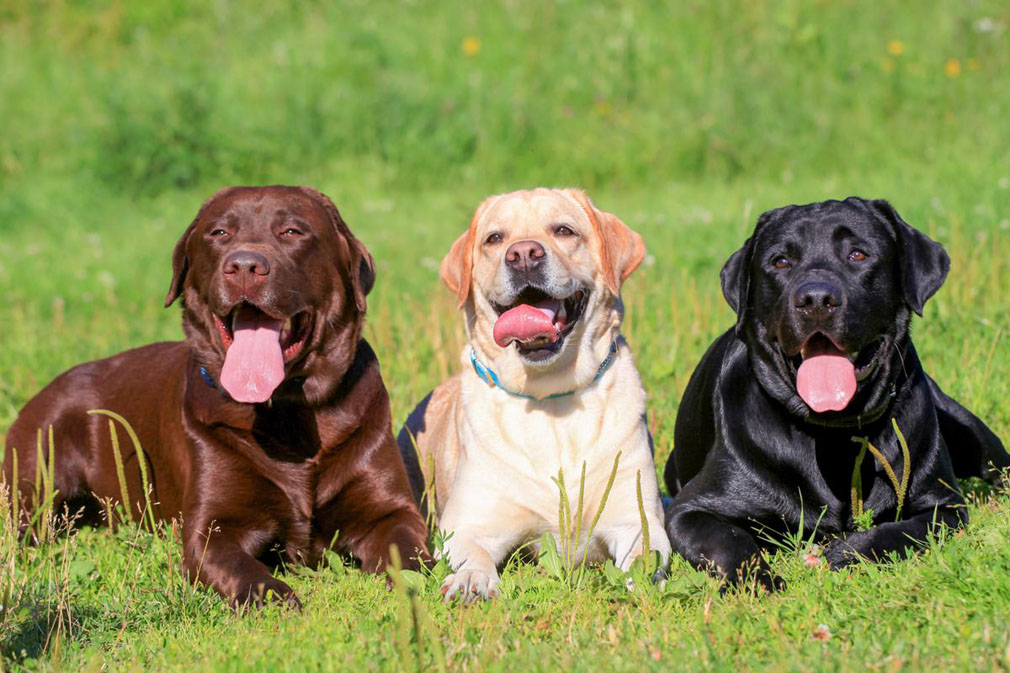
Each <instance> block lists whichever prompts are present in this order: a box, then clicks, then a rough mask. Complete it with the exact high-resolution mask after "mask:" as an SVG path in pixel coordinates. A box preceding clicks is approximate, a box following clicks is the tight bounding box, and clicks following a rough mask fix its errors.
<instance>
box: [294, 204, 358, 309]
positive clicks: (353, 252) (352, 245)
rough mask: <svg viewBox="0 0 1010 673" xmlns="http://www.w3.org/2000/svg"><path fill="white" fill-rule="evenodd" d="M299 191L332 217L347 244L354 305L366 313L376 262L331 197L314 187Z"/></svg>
mask: <svg viewBox="0 0 1010 673" xmlns="http://www.w3.org/2000/svg"><path fill="white" fill-rule="evenodd" d="M299 189H301V190H302V191H303V192H304V193H305V194H306V195H308V196H309V197H310V198H312V199H314V200H315V201H316V203H318V204H319V205H321V206H322V207H323V210H325V211H326V214H327V215H329V216H330V223H331V224H332V225H333V228H334V229H336V230H337V233H338V234H340V236H341V237H342V238H343V239H344V241H345V242H346V243H347V250H348V253H349V257H350V260H349V263H348V266H349V267H350V269H351V270H352V271H351V273H350V274H349V276H350V279H351V289H352V291H353V293H354V305H355V306H357V308H358V311H360V312H361V313H364V312H365V311H366V310H367V308H368V304H367V303H366V301H365V296H366V295H367V294H368V293H369V292H371V291H372V286H373V285H375V261H374V260H373V259H372V255H371V253H369V252H368V248H366V247H365V244H364V243H362V242H361V241H359V240H358V239H357V238H355V236H354V234H352V233H351V230H350V229H349V228H348V226H347V223H346V222H344V218H343V217H341V216H340V211H339V210H337V207H336V206H335V205H334V204H333V201H332V200H331V199H330V197H328V196H326V194H323V193H322V192H321V191H319V190H318V189H315V188H313V187H299ZM355 270H356V272H355Z"/></svg>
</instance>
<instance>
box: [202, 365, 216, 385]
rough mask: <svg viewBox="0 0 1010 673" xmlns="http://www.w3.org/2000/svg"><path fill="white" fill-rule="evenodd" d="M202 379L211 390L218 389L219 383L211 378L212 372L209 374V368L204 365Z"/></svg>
mask: <svg viewBox="0 0 1010 673" xmlns="http://www.w3.org/2000/svg"><path fill="white" fill-rule="evenodd" d="M200 378H202V379H203V382H204V383H206V384H207V385H208V386H210V387H211V388H217V383H215V382H214V379H213V378H211V375H210V372H208V371H207V368H206V367H204V366H203V365H200Z"/></svg>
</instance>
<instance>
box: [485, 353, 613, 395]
mask: <svg viewBox="0 0 1010 673" xmlns="http://www.w3.org/2000/svg"><path fill="white" fill-rule="evenodd" d="M616 355H617V342H616V341H615V342H614V343H612V344H610V352H609V353H607V357H606V359H605V360H604V361H603V363H602V364H600V368H599V369H597V370H596V376H594V377H593V380H592V381H590V382H589V385H590V386H591V385H593V384H594V383H596V382H597V381H599V380H600V378H602V376H603V373H604V372H606V371H607V370H608V369H609V368H610V365H612V364H614V356H616ZM470 364H472V365H473V370H474V371H475V372H477V376H479V377H480V379H481V380H482V381H484V383H486V384H488V385H489V386H491V387H492V388H500V389H501V390H503V391H504V392H506V393H508V394H509V395H511V396H512V397H521V398H523V399H525V400H537V401H540V400H553V399H556V398H558V397H567V396H568V395H573V394H574V393H575V391H574V390H569V391H567V392H564V393H554V394H553V395H548V396H546V397H534V396H533V395H527V394H525V393H517V392H515V391H513V390H509V389H508V388H506V387H505V386H503V385H502V384H501V381H500V380H499V379H498V375H497V374H495V373H494V370H493V369H491V368H490V367H488V366H487V365H485V364H484V363H482V362H481V361H480V360H478V359H477V352H476V351H474V349H473V346H471V347H470ZM586 387H588V386H586Z"/></svg>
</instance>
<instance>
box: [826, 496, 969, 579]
mask: <svg viewBox="0 0 1010 673" xmlns="http://www.w3.org/2000/svg"><path fill="white" fill-rule="evenodd" d="M967 523H968V512H967V511H966V510H965V509H964V507H949V506H942V505H941V506H939V507H937V508H936V509H935V510H933V509H928V510H923V511H920V512H918V513H917V514H915V515H914V516H911V517H909V518H907V519H903V520H902V521H892V522H888V523H882V524H880V525H878V526H874V527H873V528H871V529H870V530H865V531H859V532H857V533H849V534H848V535H846V536H845V537H840V538H838V539H836V540H835V541H834V542H832V543H831V544H829V545H828V547H827V549H825V550H824V559H825V560H826V561H827V562H828V563H829V564H830V565H831V567H832V568H835V569H837V568H842V567H845V566H847V565H849V564H851V563H854V562H856V561H858V560H859V559H860V558H865V559H869V560H871V561H882V560H884V558H885V557H886V556H887V555H888V554H890V553H891V552H897V553H898V554H900V555H901V556H903V557H904V556H907V555H908V554H909V552H910V551H914V550H915V549H916V548H921V547H922V546H923V545H925V543H926V539H927V538H928V536H929V535H930V534H931V533H933V532H935V531H936V530H937V529H938V528H940V527H941V526H950V527H951V528H960V527H961V526H964V525H965V524H967Z"/></svg>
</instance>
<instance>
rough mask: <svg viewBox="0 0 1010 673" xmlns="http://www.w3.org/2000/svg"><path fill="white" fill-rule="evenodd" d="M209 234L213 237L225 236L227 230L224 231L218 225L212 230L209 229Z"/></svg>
mask: <svg viewBox="0 0 1010 673" xmlns="http://www.w3.org/2000/svg"><path fill="white" fill-rule="evenodd" d="M210 235H211V236H213V237H215V238H218V237H220V236H227V235H228V232H227V231H225V230H224V229H222V228H220V227H218V228H217V229H214V230H213V231H211V232H210Z"/></svg>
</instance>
